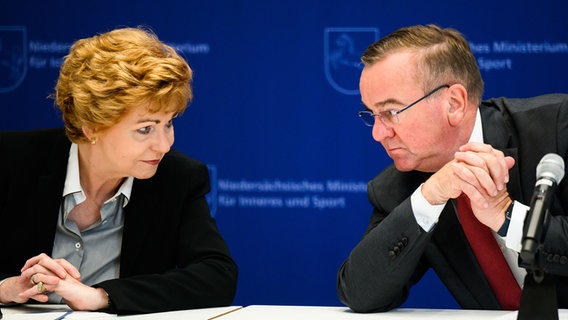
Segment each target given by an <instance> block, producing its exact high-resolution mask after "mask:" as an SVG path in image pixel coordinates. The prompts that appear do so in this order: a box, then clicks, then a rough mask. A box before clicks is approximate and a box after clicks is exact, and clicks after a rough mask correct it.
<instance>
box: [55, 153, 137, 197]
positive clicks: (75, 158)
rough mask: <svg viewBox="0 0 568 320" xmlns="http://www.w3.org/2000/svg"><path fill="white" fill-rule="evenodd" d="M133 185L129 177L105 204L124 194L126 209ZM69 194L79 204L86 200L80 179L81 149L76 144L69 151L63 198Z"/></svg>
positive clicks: (132, 179) (131, 178)
mask: <svg viewBox="0 0 568 320" xmlns="http://www.w3.org/2000/svg"><path fill="white" fill-rule="evenodd" d="M133 183H134V178H133V177H127V178H126V179H125V180H124V181H123V182H122V184H121V185H120V188H118V191H117V192H116V194H115V195H114V196H112V197H111V198H110V199H108V200H107V201H105V203H107V202H108V201H111V200H112V199H114V198H116V197H118V196H119V195H121V194H123V195H124V202H123V204H122V206H123V207H125V206H126V205H127V204H128V201H129V199H130V194H131V192H132V184H133ZM69 194H73V195H74V196H75V197H76V200H77V203H80V202H83V201H85V199H86V196H85V192H84V191H83V187H81V180H80V179H79V148H78V147H77V144H76V143H72V144H71V149H70V150H69V159H68V161H67V174H66V176H65V185H64V187H63V197H65V196H67V195H69Z"/></svg>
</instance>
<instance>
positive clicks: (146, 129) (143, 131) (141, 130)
mask: <svg viewBox="0 0 568 320" xmlns="http://www.w3.org/2000/svg"><path fill="white" fill-rule="evenodd" d="M136 131H137V132H138V133H140V134H144V135H146V134H149V133H150V132H151V131H152V127H151V126H147V127H143V128H140V129H138V130H136Z"/></svg>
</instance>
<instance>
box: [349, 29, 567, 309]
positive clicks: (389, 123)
mask: <svg viewBox="0 0 568 320" xmlns="http://www.w3.org/2000/svg"><path fill="white" fill-rule="evenodd" d="M362 61H363V64H364V68H363V71H362V73H361V79H360V91H361V98H362V102H363V104H364V105H365V106H366V108H367V109H368V110H366V111H362V112H360V114H359V115H360V117H361V118H362V119H363V120H364V121H366V122H367V124H368V125H370V126H372V127H373V131H372V132H373V133H372V134H373V138H374V139H375V140H376V141H378V142H380V143H381V144H382V146H383V147H384V148H385V150H386V152H387V153H388V155H389V156H390V157H391V158H392V159H393V162H394V164H393V165H391V166H389V167H387V168H386V169H385V170H384V171H383V172H382V173H381V174H379V175H378V176H377V177H375V178H374V179H373V180H372V181H371V182H370V183H369V186H368V195H369V200H370V201H371V203H372V205H373V207H374V211H373V215H372V217H371V219H370V223H369V226H368V228H367V230H366V232H365V234H364V236H363V238H362V240H361V242H360V243H359V244H358V245H357V246H356V247H355V248H354V249H353V250H352V252H351V254H350V255H349V257H348V258H347V260H346V261H345V262H344V263H343V265H342V266H341V268H340V270H339V272H338V294H339V297H340V299H341V301H342V302H343V303H345V304H346V305H347V306H349V307H350V308H351V309H353V310H354V311H357V312H374V311H387V310H390V309H393V308H396V307H398V306H400V305H401V304H402V303H403V302H404V301H405V299H406V298H407V296H408V294H409V290H410V287H411V286H412V285H413V284H415V283H416V282H418V281H419V280H420V278H421V277H422V276H423V275H424V273H425V272H426V271H427V270H428V269H429V268H433V269H434V271H435V272H436V273H437V274H438V276H439V277H440V279H441V280H442V282H443V283H444V284H445V285H446V287H447V288H448V290H449V291H450V292H451V294H452V295H453V296H454V298H455V299H456V301H457V302H458V303H459V304H460V306H461V307H463V308H467V309H508V310H514V309H518V308H519V299H520V295H521V288H522V286H523V282H524V278H525V275H526V270H525V269H523V268H520V267H519V260H518V257H519V254H518V253H519V244H520V243H521V239H522V233H523V223H524V218H525V216H526V211H527V209H528V205H529V204H530V200H531V195H532V192H533V190H534V186H535V180H536V177H535V168H536V166H537V164H538V163H539V161H540V160H541V158H542V157H543V156H544V155H545V154H547V153H556V154H559V155H561V156H563V157H565V156H566V155H567V154H568V95H546V96H540V97H535V98H530V99H505V98H500V99H492V100H489V101H483V102H482V101H481V98H482V95H483V81H482V79H481V74H480V72H479V68H478V66H477V63H476V60H475V57H474V56H473V54H472V52H471V50H470V48H469V45H468V42H467V41H466V40H465V39H464V37H463V36H462V35H461V34H460V33H459V32H457V31H456V30H452V29H441V28H439V27H437V26H434V25H428V26H412V27H406V28H402V29H400V30H397V31H395V32H394V33H392V34H391V35H388V36H386V37H385V38H383V39H381V40H379V41H377V42H376V43H374V44H372V45H371V46H369V48H368V49H367V50H366V52H365V53H364V54H363V56H362ZM458 199H459V200H458ZM458 207H459V210H457V208H458ZM567 209H568V188H566V182H564V181H563V182H562V183H560V185H559V187H558V189H557V193H556V197H555V199H554V202H553V205H552V208H551V215H552V217H551V219H550V222H549V227H548V230H547V233H546V236H545V240H544V245H543V247H542V249H541V250H540V251H539V252H538V263H539V264H541V265H543V267H544V268H545V270H546V271H547V272H549V273H553V274H556V275H559V276H558V278H557V283H556V290H557V296H558V303H559V307H568V278H567V277H566V276H568V265H567V262H568V258H567V256H568V245H566V244H567V243H568V234H567V233H566V232H564V231H563V230H567V228H568V221H567V219H566V210H567ZM468 211H469V215H468V214H467V212H468ZM472 225H473V227H470V226H472ZM470 230H472V231H470ZM471 232H485V237H482V236H479V235H476V234H474V233H471ZM481 238H483V239H485V240H484V241H485V242H484V243H482V244H478V243H477V241H476V240H477V239H481ZM491 247H493V248H495V249H496V251H497V253H496V254H495V253H490V252H488V251H484V252H480V251H479V250H488V249H489V248H491ZM478 249H479V250H478ZM487 257H489V261H487V259H485V258H487ZM490 267H494V268H495V269H493V270H490V269H488V268H490ZM501 272H504V273H503V275H502V274H501ZM494 275H498V276H497V277H493V276H494Z"/></svg>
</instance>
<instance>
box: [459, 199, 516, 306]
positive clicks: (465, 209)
mask: <svg viewBox="0 0 568 320" xmlns="http://www.w3.org/2000/svg"><path fill="white" fill-rule="evenodd" d="M457 205H458V215H459V218H460V222H461V225H462V228H463V231H464V233H465V235H466V237H467V240H468V241H469V244H470V246H471V249H472V250H473V253H474V254H475V257H476V258H477V262H478V263H479V265H480V266H481V269H482V270H483V273H484V274H485V277H486V278H487V281H488V282H489V285H490V286H491V288H492V289H493V292H494V293H495V295H496V296H497V300H499V304H500V305H501V308H502V309H504V310H518V309H519V302H520V300H521V288H520V287H519V284H518V283H517V281H516V280H515V277H514V276H513V273H512V272H511V268H510V267H509V265H508V264H507V261H506V260H505V257H504V256H503V252H502V251H501V249H500V248H499V245H498V244H497V241H496V240H495V237H494V236H493V233H492V232H491V229H489V227H487V226H486V225H484V224H482V223H481V222H479V220H477V218H476V217H475V216H474V215H473V211H472V210H471V205H470V202H469V198H468V197H467V196H466V195H464V194H462V195H461V196H459V197H458V198H457Z"/></svg>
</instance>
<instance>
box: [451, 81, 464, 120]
mask: <svg viewBox="0 0 568 320" xmlns="http://www.w3.org/2000/svg"><path fill="white" fill-rule="evenodd" d="M448 91H449V92H448V94H449V97H448V101H447V103H448V109H447V115H448V121H449V123H450V125H451V126H457V125H459V124H460V123H461V122H462V120H463V119H464V117H465V115H466V112H467V108H468V103H467V98H468V97H467V90H466V89H465V87H464V86H463V85H461V84H454V85H452V86H451V87H449V88H448Z"/></svg>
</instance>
